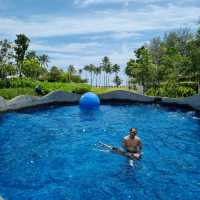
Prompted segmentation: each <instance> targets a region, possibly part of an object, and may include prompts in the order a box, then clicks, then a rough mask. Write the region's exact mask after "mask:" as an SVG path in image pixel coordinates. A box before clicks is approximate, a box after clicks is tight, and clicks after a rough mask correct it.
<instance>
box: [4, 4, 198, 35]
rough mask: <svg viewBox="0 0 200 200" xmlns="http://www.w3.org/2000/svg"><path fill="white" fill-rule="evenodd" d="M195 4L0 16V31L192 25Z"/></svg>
mask: <svg viewBox="0 0 200 200" xmlns="http://www.w3.org/2000/svg"><path fill="white" fill-rule="evenodd" d="M199 13H200V8H198V7H193V6H190V7H177V6H173V5H168V6H167V7H160V6H148V7H145V8H144V9H142V10H137V11H134V12H132V11H109V12H96V13H95V12H94V13H91V15H87V14H85V15H79V16H74V17H65V16H37V17H31V18H29V19H24V20H22V19H16V18H3V17H1V18H0V24H1V26H0V33H4V34H7V35H8V36H14V35H15V34H17V33H25V34H27V35H28V36H30V37H51V36H66V35H71V34H98V33H106V32H110V33H114V34H118V35H119V34H129V33H132V34H138V33H140V32H143V31H149V30H150V31H152V30H154V31H155V30H169V29H172V28H177V27H179V26H183V25H186V26H193V25H194V22H195V20H197V19H198V17H199Z"/></svg>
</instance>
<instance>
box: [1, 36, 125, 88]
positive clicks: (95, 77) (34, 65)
mask: <svg viewBox="0 0 200 200" xmlns="http://www.w3.org/2000/svg"><path fill="white" fill-rule="evenodd" d="M29 44H30V39H29V38H28V37H27V36H26V35H24V34H19V35H17V36H16V40H15V41H14V42H13V43H12V42H10V41H8V40H7V39H4V40H2V41H0V79H1V80H6V79H8V78H10V77H19V78H22V77H23V78H30V79H33V80H40V81H49V82H76V83H84V82H89V83H90V84H91V85H93V86H100V85H101V86H103V85H104V86H109V85H110V75H111V74H114V79H113V80H112V81H113V82H114V83H115V84H116V86H119V85H120V84H121V82H122V80H121V79H120V77H119V76H118V72H119V71H120V66H119V65H117V64H115V65H112V64H111V62H110V60H109V58H108V57H104V58H103V60H102V63H101V64H100V66H95V65H93V64H90V65H86V66H85V67H83V68H82V69H80V68H79V69H78V68H76V67H74V66H73V65H69V67H67V70H66V71H64V70H63V69H62V68H61V67H57V66H52V67H51V68H50V69H49V67H48V64H49V62H50V60H49V56H48V55H46V54H43V55H38V54H37V53H36V52H35V51H30V50H29ZM83 71H85V76H86V77H87V79H82V78H81V76H82V73H83Z"/></svg>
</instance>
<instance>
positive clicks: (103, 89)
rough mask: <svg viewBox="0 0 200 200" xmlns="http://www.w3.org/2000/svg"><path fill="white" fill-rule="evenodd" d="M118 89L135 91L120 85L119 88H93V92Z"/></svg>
mask: <svg viewBox="0 0 200 200" xmlns="http://www.w3.org/2000/svg"><path fill="white" fill-rule="evenodd" d="M116 90H125V91H133V90H129V89H128V88H127V87H119V88H117V87H112V88H92V90H91V92H94V93H96V94H102V93H106V92H112V91H116Z"/></svg>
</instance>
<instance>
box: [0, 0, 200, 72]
mask: <svg viewBox="0 0 200 200" xmlns="http://www.w3.org/2000/svg"><path fill="white" fill-rule="evenodd" d="M199 17H200V1H199V0H180V1H174V0H0V39H3V38H5V37H6V38H9V39H10V40H14V38H15V35H16V34H19V33H25V34H26V35H27V36H28V37H29V38H30V39H31V46H30V49H32V50H36V51H38V52H39V53H47V54H48V55H49V56H50V60H51V63H50V65H58V66H60V67H62V68H64V69H66V67H67V66H68V65H69V64H74V65H75V66H78V67H82V66H84V65H86V64H90V63H94V64H98V63H100V61H101V59H102V57H104V56H105V55H107V56H109V57H110V58H111V61H112V63H113V64H114V63H118V64H120V65H121V66H122V67H124V66H125V65H126V62H127V61H128V59H129V58H131V57H133V51H134V49H136V48H137V47H139V46H141V45H142V44H144V43H145V42H148V41H149V40H150V39H151V38H152V37H155V36H159V35H161V36H162V35H163V33H164V32H166V31H170V30H174V29H176V28H180V27H189V28H191V29H192V30H195V29H196V28H197V21H198V19H199Z"/></svg>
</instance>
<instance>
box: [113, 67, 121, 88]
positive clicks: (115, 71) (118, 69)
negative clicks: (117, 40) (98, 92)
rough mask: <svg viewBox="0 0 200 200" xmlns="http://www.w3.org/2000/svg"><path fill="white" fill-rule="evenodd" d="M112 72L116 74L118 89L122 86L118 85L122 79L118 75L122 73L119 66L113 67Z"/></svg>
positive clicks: (115, 80)
mask: <svg viewBox="0 0 200 200" xmlns="http://www.w3.org/2000/svg"><path fill="white" fill-rule="evenodd" d="M112 72H113V73H115V78H114V83H116V85H117V87H118V86H119V85H120V84H118V83H119V82H120V78H119V76H118V73H119V72H120V66H119V65H118V64H115V65H113V66H112ZM120 83H121V82H120Z"/></svg>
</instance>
